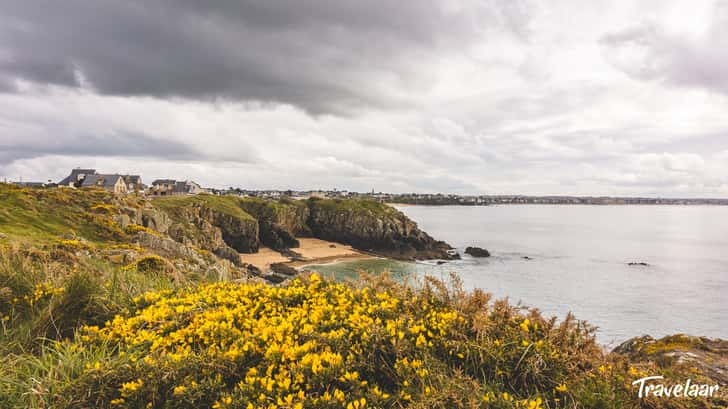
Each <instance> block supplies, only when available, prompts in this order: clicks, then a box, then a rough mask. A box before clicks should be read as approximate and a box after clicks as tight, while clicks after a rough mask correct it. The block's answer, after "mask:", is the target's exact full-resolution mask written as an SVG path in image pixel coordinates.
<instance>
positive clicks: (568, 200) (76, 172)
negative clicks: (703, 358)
mask: <svg viewBox="0 0 728 409" xmlns="http://www.w3.org/2000/svg"><path fill="white" fill-rule="evenodd" d="M6 183H13V184H16V185H20V186H24V187H30V188H38V189H51V188H73V189H83V188H100V189H105V190H108V191H110V192H114V193H116V194H139V195H145V196H152V197H155V196H175V195H194V194H200V193H208V194H213V195H234V196H241V197H259V198H266V199H281V198H289V199H293V200H303V199H309V198H350V199H371V200H377V201H380V202H385V203H393V204H410V205H431V206H488V205H506V204H560V205H567V204H568V205H720V206H725V205H728V199H711V198H659V197H612V196H560V195H555V196H530V195H456V194H446V193H384V192H376V191H374V190H372V191H371V192H352V191H348V190H338V189H333V190H253V189H241V188H234V187H230V188H227V189H217V188H204V187H202V186H200V184H198V183H196V182H194V181H192V180H188V179H173V178H168V179H156V180H154V181H152V182H151V185H146V184H144V183H143V182H142V178H141V176H139V175H133V174H115V173H114V174H104V173H99V172H98V171H97V170H96V169H87V168H76V169H72V170H71V171H70V173H69V175H68V176H66V177H65V178H63V179H62V180H60V181H58V182H53V181H50V180H49V181H47V182H22V181H17V182H7V181H6Z"/></svg>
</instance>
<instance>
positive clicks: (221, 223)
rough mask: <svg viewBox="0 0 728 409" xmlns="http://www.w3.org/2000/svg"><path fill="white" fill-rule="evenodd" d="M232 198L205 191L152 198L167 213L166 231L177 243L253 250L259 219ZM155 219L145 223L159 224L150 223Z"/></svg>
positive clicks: (221, 250) (211, 248)
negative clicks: (202, 193) (167, 225)
mask: <svg viewBox="0 0 728 409" xmlns="http://www.w3.org/2000/svg"><path fill="white" fill-rule="evenodd" d="M231 199H234V198H224V197H214V196H208V195H204V196H197V197H187V198H173V199H160V200H155V201H154V205H155V206H156V207H158V208H160V209H161V210H162V211H164V213H166V214H167V215H168V216H169V218H170V219H171V223H169V227H168V229H167V231H166V233H167V234H169V236H170V237H172V238H173V239H175V240H177V241H179V242H180V243H185V244H191V245H194V246H196V247H199V248H201V249H205V250H209V251H212V252H214V253H216V254H227V255H229V254H232V253H231V252H230V251H229V248H232V249H234V250H235V251H237V252H240V253H255V252H257V251H258V247H259V245H260V243H259V239H258V237H259V231H258V222H257V220H255V218H253V217H252V216H250V215H249V214H247V213H246V212H244V211H243V210H242V209H241V208H240V207H238V206H237V205H236V203H235V202H234V201H233V200H231ZM158 219H160V218H159V217H157V218H151V217H150V218H149V220H150V223H149V226H148V227H152V225H158V224H160V223H151V221H153V220H155V221H156V220H158ZM161 219H164V217H161ZM161 224H163V223H161ZM163 233H164V232H163ZM225 258H230V257H229V256H228V257H225ZM233 258H234V257H233Z"/></svg>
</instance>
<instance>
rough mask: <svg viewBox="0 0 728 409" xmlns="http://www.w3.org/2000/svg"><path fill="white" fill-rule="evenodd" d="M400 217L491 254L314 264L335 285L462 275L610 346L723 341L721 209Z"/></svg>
mask: <svg viewBox="0 0 728 409" xmlns="http://www.w3.org/2000/svg"><path fill="white" fill-rule="evenodd" d="M399 209H400V210H401V211H403V212H404V213H405V214H407V216H409V217H410V218H412V219H413V220H415V221H416V222H417V223H418V224H419V226H420V228H422V229H423V230H425V231H427V232H428V233H430V234H431V235H432V236H433V237H435V238H436V239H440V240H445V241H447V242H448V243H450V244H451V245H453V246H455V247H456V248H458V250H459V251H460V252H461V254H462V251H463V250H464V248H465V247H466V246H480V247H484V248H486V249H488V250H489V251H490V252H491V254H492V257H490V258H486V259H476V258H472V257H469V256H467V255H463V259H462V260H459V261H454V262H449V263H446V264H443V265H434V263H405V262H396V261H391V260H368V261H354V262H344V263H337V264H330V265H323V266H313V267H311V268H312V269H316V270H319V271H321V272H322V273H330V274H334V275H335V276H336V277H337V278H339V279H344V278H348V277H355V276H356V275H357V271H359V270H366V271H369V272H372V273H378V272H381V271H383V270H388V271H391V272H392V274H393V275H394V276H395V277H398V278H401V279H407V278H408V277H416V276H419V275H423V274H429V275H433V276H436V277H446V276H447V275H448V274H449V272H457V273H458V275H459V276H460V277H461V279H462V280H463V282H464V285H465V286H466V287H467V288H476V287H477V288H482V289H484V290H486V291H488V292H491V293H493V294H494V295H495V296H496V297H498V298H503V297H508V298H509V300H510V301H511V302H512V303H521V304H523V305H527V306H531V307H537V308H539V309H540V310H541V311H542V312H544V313H545V314H548V315H556V316H557V317H559V318H563V317H564V316H565V315H566V313H568V312H569V311H571V312H573V313H574V314H575V315H576V317H577V318H579V319H583V320H587V321H589V322H590V323H591V324H594V325H596V326H598V328H599V329H598V331H597V337H598V340H599V341H600V342H601V343H602V344H605V345H607V346H615V345H616V344H618V343H620V342H622V341H624V340H626V339H628V338H631V337H633V336H637V335H642V334H649V335H652V336H654V337H659V336H664V335H668V334H673V333H677V332H683V333H688V334H692V335H703V336H709V337H720V338H728V207H717V206H716V207H711V206H581V205H578V206H565V205H553V206H552V205H504V206H486V207H466V206H402V207H399ZM525 257H528V258H530V259H526V258H525ZM629 262H645V263H649V266H648V267H641V266H629V265H628V263H629Z"/></svg>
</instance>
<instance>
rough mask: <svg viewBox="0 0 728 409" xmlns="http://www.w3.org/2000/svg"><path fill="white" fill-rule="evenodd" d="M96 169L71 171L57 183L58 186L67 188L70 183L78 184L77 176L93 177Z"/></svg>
mask: <svg viewBox="0 0 728 409" xmlns="http://www.w3.org/2000/svg"><path fill="white" fill-rule="evenodd" d="M95 174H96V169H81V168H76V169H72V170H71V174H70V175H68V176H66V177H65V178H64V179H63V180H61V181H60V182H58V184H59V185H65V186H68V185H69V184H70V183H71V182H73V183H75V182H78V176H79V175H95Z"/></svg>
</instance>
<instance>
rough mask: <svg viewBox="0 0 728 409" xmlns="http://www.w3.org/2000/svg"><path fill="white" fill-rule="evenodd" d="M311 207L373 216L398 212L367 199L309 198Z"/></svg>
mask: <svg viewBox="0 0 728 409" xmlns="http://www.w3.org/2000/svg"><path fill="white" fill-rule="evenodd" d="M309 204H310V206H311V207H313V208H316V207H318V208H322V209H326V210H332V211H346V212H367V213H370V214H372V215H374V216H396V215H398V214H399V213H400V212H399V211H398V210H397V209H395V208H393V207H392V206H389V205H386V204H384V203H380V202H377V201H375V200H369V199H309Z"/></svg>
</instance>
